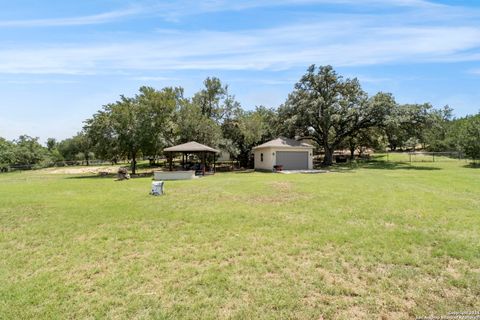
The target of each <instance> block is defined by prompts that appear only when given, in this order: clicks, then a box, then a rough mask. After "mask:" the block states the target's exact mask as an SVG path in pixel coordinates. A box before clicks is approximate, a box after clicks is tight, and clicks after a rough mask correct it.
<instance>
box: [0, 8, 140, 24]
mask: <svg viewBox="0 0 480 320" xmlns="http://www.w3.org/2000/svg"><path fill="white" fill-rule="evenodd" d="M143 11H144V8H142V7H140V6H135V7H130V8H127V9H123V10H115V11H110V12H105V13H100V14H94V15H87V16H79V17H70V18H48V19H30V20H3V21H1V20H0V28H5V27H8V28H12V27H21V28H30V27H63V26H81V25H92V24H102V23H109V22H113V21H117V20H120V19H123V18H126V17H131V16H134V15H137V14H139V13H142V12H143Z"/></svg>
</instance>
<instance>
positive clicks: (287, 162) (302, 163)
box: [276, 151, 308, 170]
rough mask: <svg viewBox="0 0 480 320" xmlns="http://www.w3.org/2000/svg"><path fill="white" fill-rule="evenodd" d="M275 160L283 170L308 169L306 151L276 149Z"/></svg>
mask: <svg viewBox="0 0 480 320" xmlns="http://www.w3.org/2000/svg"><path fill="white" fill-rule="evenodd" d="M276 162H277V165H283V170H308V151H307V152H305V151H277V161H276Z"/></svg>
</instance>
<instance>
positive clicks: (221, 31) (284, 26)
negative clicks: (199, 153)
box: [0, 0, 480, 141]
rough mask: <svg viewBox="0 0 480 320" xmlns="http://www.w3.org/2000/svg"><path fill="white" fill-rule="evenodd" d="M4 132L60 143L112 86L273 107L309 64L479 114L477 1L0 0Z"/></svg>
mask: <svg viewBox="0 0 480 320" xmlns="http://www.w3.org/2000/svg"><path fill="white" fill-rule="evenodd" d="M0 2H1V5H2V10H1V11H0V95H1V99H0V136H3V137H6V138H8V139H14V138H16V137H17V136H18V135H20V134H29V135H32V136H38V137H40V138H41V140H42V141H45V140H46V138H48V137H55V138H58V139H62V138H66V137H68V136H71V135H73V134H75V133H76V132H77V131H79V130H80V129H81V127H82V121H83V120H85V119H86V118H88V117H89V116H91V115H92V114H93V113H94V112H95V111H96V110H98V109H99V108H100V107H101V106H102V105H103V104H106V103H109V102H113V101H115V100H116V99H117V98H118V96H119V95H120V94H125V95H133V94H134V93H135V92H136V90H137V89H138V88H139V87H140V86H142V85H149V86H153V87H156V88H162V87H164V86H183V87H184V88H185V92H186V94H187V95H191V94H193V93H194V92H196V91H197V90H199V89H200V88H201V87H202V81H203V79H205V78H206V77H207V76H217V77H219V78H220V79H221V80H222V81H223V82H224V83H227V84H229V87H230V91H231V93H233V94H235V95H236V97H237V99H238V100H239V101H240V102H241V103H242V105H243V107H244V108H246V109H252V108H254V107H255V105H265V106H269V107H277V106H278V105H279V104H281V103H282V102H283V101H284V100H285V98H286V97H287V94H288V93H289V92H290V91H291V90H292V88H293V86H294V84H295V82H296V81H297V80H298V79H299V78H300V76H301V75H302V74H303V73H304V72H305V70H306V68H307V67H308V66H309V65H310V64H317V65H325V64H330V65H333V66H334V68H335V69H336V70H337V71H338V72H339V73H340V74H342V75H344V76H346V77H358V78H359V79H360V81H361V83H362V86H363V87H364V89H365V90H366V91H367V92H369V93H370V94H374V93H376V92H378V91H386V92H392V93H393V94H394V95H395V97H396V98H397V101H399V102H401V103H407V102H411V103H415V102H418V103H420V102H431V103H432V104H433V105H434V106H437V107H441V106H443V105H446V104H448V105H450V106H451V107H453V108H454V109H455V114H456V115H457V116H463V115H466V114H472V113H476V112H478V111H480V102H479V101H480V90H479V89H480V86H479V85H480V63H479V62H480V3H479V2H478V1H475V0H471V1H446V0H443V1H427V0H264V1H254V0H244V1H227V0H223V1H222V0H206V1H203V2H202V1H194V0H180V1H168V2H167V1H153V0H152V1H150V0H138V1H133V0H132V1H125V0H122V1H121V0H102V1H98V0H82V1H73V0H45V1H37V0H16V1H7V0H0Z"/></svg>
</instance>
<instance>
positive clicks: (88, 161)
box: [85, 152, 90, 166]
mask: <svg viewBox="0 0 480 320" xmlns="http://www.w3.org/2000/svg"><path fill="white" fill-rule="evenodd" d="M85 161H87V166H89V165H90V158H89V156H88V152H85Z"/></svg>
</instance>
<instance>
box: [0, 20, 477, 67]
mask: <svg viewBox="0 0 480 320" xmlns="http://www.w3.org/2000/svg"><path fill="white" fill-rule="evenodd" d="M479 47H480V28H477V27H474V26H450V27H449V26H411V27H410V26H387V25H385V26H377V25H374V24H372V23H371V22H368V21H367V20H366V19H363V18H359V19H357V20H352V19H350V20H349V21H347V22H344V21H343V20H339V21H337V20H334V19H332V20H331V21H325V22H321V23H306V24H295V25H290V26H283V27H277V28H271V29H259V30H250V31H235V32H215V31H193V32H192V31H168V32H159V33H157V34H155V35H152V36H150V37H148V39H145V40H142V41H118V42H114V43H112V44H85V45H84V44H72V45H68V46H66V45H49V46H45V47H35V48H21V49H8V50H2V51H0V73H4V74H8V73H12V74H15V73H19V74H22V73H25V74H72V75H75V74H98V73H103V74H111V73H116V74H118V73H121V72H127V71H135V70H178V69H184V70H186V69H191V70H284V69H289V68H292V67H297V66H307V65H309V64H311V63H317V64H332V65H335V66H359V65H371V64H379V63H393V62H435V61H455V60H462V61H463V60H467V59H478V58H479V57H478V54H477V53H476V52H469V53H467V50H473V51H475V49H477V48H479Z"/></svg>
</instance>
